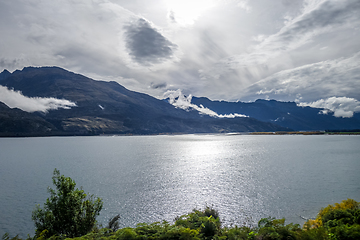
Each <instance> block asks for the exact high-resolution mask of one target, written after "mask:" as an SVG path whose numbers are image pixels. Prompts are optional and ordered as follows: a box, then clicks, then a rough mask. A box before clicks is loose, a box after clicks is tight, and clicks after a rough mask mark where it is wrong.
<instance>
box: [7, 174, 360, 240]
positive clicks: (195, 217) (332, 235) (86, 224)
mask: <svg viewBox="0 0 360 240" xmlns="http://www.w3.org/2000/svg"><path fill="white" fill-rule="evenodd" d="M53 183H54V185H55V186H56V190H53V189H51V188H49V193H50V198H48V199H47V200H46V202H45V204H44V207H43V208H40V206H37V207H36V209H35V210H34V211H33V215H32V218H33V220H34V222H35V227H36V233H35V236H34V237H30V236H29V237H28V238H27V239H28V240H35V239H37V240H45V239H51V240H60V239H61V240H62V239H77V240H90V239H104V240H107V239H108V240H111V239H114V240H115V239H116V240H121V239H124V240H150V239H154V240H155V239H160V240H161V239H163V240H165V239H169V240H176V239H179V240H181V239H182V240H202V239H204V240H210V239H214V240H221V239H224V240H225V239H227V240H245V239H246V240H276V239H280V240H297V239H299V240H312V239H314V240H318V239H320V240H321V239H329V240H348V239H349V240H355V239H356V240H358V239H360V202H356V201H355V200H353V199H347V200H344V201H342V202H341V203H335V204H334V205H329V206H327V207H325V208H323V209H321V210H320V211H319V213H318V215H317V217H316V219H314V220H308V221H306V222H305V224H304V226H302V227H301V226H300V225H299V224H292V223H291V224H287V225H286V224H285V219H273V218H263V219H261V220H260V221H259V222H258V224H257V226H252V227H249V226H236V225H235V226H234V227H223V226H221V221H220V217H219V213H218V212H217V211H216V210H215V209H213V208H211V207H206V208H205V209H203V210H198V209H194V210H193V211H192V212H190V213H188V214H185V215H182V216H179V217H177V218H175V220H174V223H173V224H170V223H168V222H166V221H163V222H155V223H139V224H138V225H137V226H136V227H135V228H130V227H126V228H122V229H119V223H118V221H119V218H120V216H119V215H117V216H115V217H114V218H112V219H110V220H109V223H108V225H107V226H106V227H104V228H103V227H100V226H98V225H97V223H96V217H97V216H98V215H99V212H100V210H101V208H102V200H101V199H100V198H95V197H94V196H89V197H88V196H87V195H86V194H85V193H84V191H83V190H79V189H77V188H76V189H75V185H76V184H75V182H74V181H73V180H72V179H71V178H69V177H64V176H63V175H60V172H59V171H58V170H56V169H55V171H54V176H53ZM2 239H3V240H19V239H21V238H18V237H17V236H16V237H13V238H10V237H9V235H8V234H5V235H4V236H3V237H2Z"/></svg>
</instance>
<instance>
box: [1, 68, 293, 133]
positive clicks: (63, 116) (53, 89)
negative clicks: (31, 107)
mask: <svg viewBox="0 0 360 240" xmlns="http://www.w3.org/2000/svg"><path fill="white" fill-rule="evenodd" d="M0 85H1V86H4V87H7V88H8V89H12V90H15V91H21V92H22V94H23V95H24V96H26V97H29V98H33V99H39V98H41V99H40V100H41V101H42V100H44V101H45V100H48V99H49V98H55V99H56V100H57V99H65V100H67V101H71V102H73V103H75V104H76V106H71V107H68V109H65V108H58V109H52V110H48V111H47V112H41V111H36V112H32V113H29V112H25V111H23V110H20V109H17V108H9V107H8V106H7V105H5V104H4V103H1V102H0V136H51V135H98V134H162V133H227V132H256V131H288V130H290V129H289V128H288V127H283V126H280V125H279V124H275V123H276V122H269V121H266V122H265V121H261V120H258V119H255V118H253V117H237V118H214V117H211V116H207V115H204V114H199V112H197V111H186V110H183V109H179V108H176V107H174V106H173V105H171V104H169V103H167V102H166V101H162V100H159V99H156V98H154V97H151V96H149V95H146V94H143V93H138V92H134V91H130V90H128V89H126V88H125V87H123V86H121V85H120V84H118V83H117V82H105V81H96V80H92V79H90V78H88V77H85V76H83V75H79V74H75V73H72V72H69V71H66V70H64V69H61V68H58V67H39V68H35V67H27V68H24V69H23V70H21V71H20V70H16V71H14V72H13V73H10V72H9V71H7V70H4V71H3V72H2V73H0ZM193 100H199V101H200V100H202V101H204V100H206V99H203V98H199V99H197V98H194V99H193ZM29 101H30V100H29ZM54 101H55V100H54ZM208 103H209V104H210V103H214V104H216V102H211V101H210V100H209V101H208ZM204 104H205V103H204Z"/></svg>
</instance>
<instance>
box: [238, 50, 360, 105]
mask: <svg viewBox="0 0 360 240" xmlns="http://www.w3.org/2000/svg"><path fill="white" fill-rule="evenodd" d="M255 93H256V94H255ZM319 96H321V97H322V98H329V97H333V96H339V97H340V96H347V97H352V98H357V99H359V98H360V52H358V53H356V54H354V55H353V56H350V57H347V58H339V59H334V60H328V61H323V62H318V63H314V64H308V65H304V66H301V67H298V68H293V69H290V70H284V71H280V72H278V73H275V74H273V75H271V76H269V77H267V78H265V79H263V80H261V81H259V82H257V83H255V84H253V85H252V86H250V87H249V88H248V89H247V93H246V94H244V98H248V99H254V98H266V97H269V98H273V99H280V100H284V101H290V100H292V101H293V100H295V99H299V98H300V97H301V98H302V99H301V100H302V101H316V100H318V99H319Z"/></svg>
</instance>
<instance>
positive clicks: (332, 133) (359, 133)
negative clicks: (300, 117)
mask: <svg viewBox="0 0 360 240" xmlns="http://www.w3.org/2000/svg"><path fill="white" fill-rule="evenodd" d="M249 134H250V135H360V132H347V131H339V132H338V131H335V132H332V131H329V132H327V131H309V132H307V131H294V132H291V131H290V132H252V133H249Z"/></svg>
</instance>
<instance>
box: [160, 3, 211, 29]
mask: <svg viewBox="0 0 360 240" xmlns="http://www.w3.org/2000/svg"><path fill="white" fill-rule="evenodd" d="M216 2H217V1H215V0H196V1H194V0H168V1H166V3H167V7H168V11H169V18H170V19H171V20H172V21H173V22H175V23H177V24H179V25H181V26H186V25H192V24H194V23H195V21H196V20H197V19H198V18H199V17H200V16H201V15H202V14H203V13H204V12H205V11H207V10H209V9H210V8H212V7H214V6H215V5H216Z"/></svg>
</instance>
